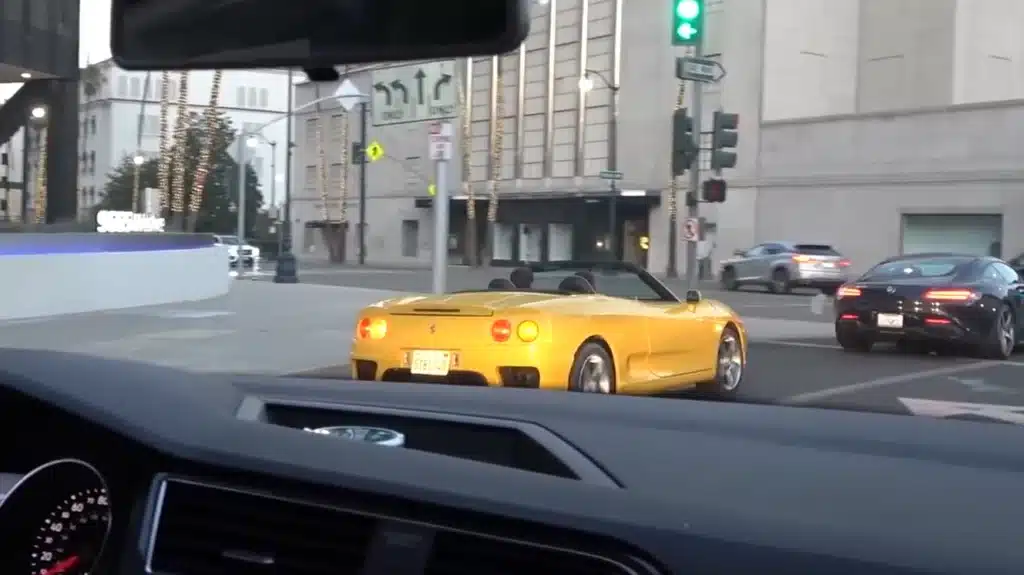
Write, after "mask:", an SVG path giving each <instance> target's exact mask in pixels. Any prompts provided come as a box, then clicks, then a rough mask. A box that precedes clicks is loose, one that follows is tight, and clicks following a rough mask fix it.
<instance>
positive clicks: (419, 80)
mask: <svg viewBox="0 0 1024 575" xmlns="http://www.w3.org/2000/svg"><path fill="white" fill-rule="evenodd" d="M426 77H427V73H426V72H424V71H423V68H420V69H419V70H416V74H415V75H413V78H415V79H416V102H417V103H418V104H419V105H420V106H422V105H423V104H425V103H426V101H427V100H426V94H424V93H423V79H424V78H426Z"/></svg>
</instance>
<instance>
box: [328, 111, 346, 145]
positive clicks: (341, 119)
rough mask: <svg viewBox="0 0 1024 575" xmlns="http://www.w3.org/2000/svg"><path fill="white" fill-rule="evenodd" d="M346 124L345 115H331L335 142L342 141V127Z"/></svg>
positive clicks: (332, 134)
mask: <svg viewBox="0 0 1024 575" xmlns="http://www.w3.org/2000/svg"><path fill="white" fill-rule="evenodd" d="M344 125H345V115H344V114H335V115H333V116H331V140H332V141H334V142H340V141H341V127H342V126H344Z"/></svg>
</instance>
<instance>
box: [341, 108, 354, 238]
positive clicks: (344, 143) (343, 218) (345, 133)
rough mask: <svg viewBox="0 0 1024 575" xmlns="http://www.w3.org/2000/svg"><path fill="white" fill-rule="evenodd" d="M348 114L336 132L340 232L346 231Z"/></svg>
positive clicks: (343, 117) (349, 143)
mask: <svg viewBox="0 0 1024 575" xmlns="http://www.w3.org/2000/svg"><path fill="white" fill-rule="evenodd" d="M348 121H349V117H348V115H347V114H346V115H344V116H342V122H341V133H340V134H338V139H339V140H341V158H340V161H341V174H340V177H341V181H340V182H338V192H340V193H339V195H340V196H341V218H340V219H341V233H343V234H346V236H347V233H348V174H349V165H350V162H349V146H350V145H351V142H349V135H348ZM342 245H344V244H342Z"/></svg>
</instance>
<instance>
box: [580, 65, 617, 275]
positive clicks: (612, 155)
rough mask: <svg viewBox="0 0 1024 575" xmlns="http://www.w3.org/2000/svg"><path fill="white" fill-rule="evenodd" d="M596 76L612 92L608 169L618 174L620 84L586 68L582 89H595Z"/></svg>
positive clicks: (611, 220)
mask: <svg viewBox="0 0 1024 575" xmlns="http://www.w3.org/2000/svg"><path fill="white" fill-rule="evenodd" d="M594 78H597V79H598V80H600V81H601V83H602V84H604V86H605V88H608V90H609V91H610V92H611V93H612V101H611V116H612V118H611V122H609V123H608V159H607V162H608V171H609V172H613V174H611V175H613V176H616V175H617V174H615V172H618V171H619V85H618V84H614V83H612V82H609V81H608V78H606V77H605V76H604V74H602V73H600V72H597V71H595V70H586V71H585V72H584V73H583V76H581V77H580V90H581V91H583V92H589V91H591V90H593V89H594ZM616 181H617V180H615V179H613V178H609V180H608V187H609V194H610V195H609V198H608V244H607V247H608V252H609V253H610V254H611V255H612V257H613V258H615V257H616V255H617V254H616V251H617V246H616V239H617V237H618V234H617V233H616V231H617V230H616V229H615V228H616V226H617V223H618V219H619V214H618V210H619V205H618V204H619V190H618V185H617V184H616Z"/></svg>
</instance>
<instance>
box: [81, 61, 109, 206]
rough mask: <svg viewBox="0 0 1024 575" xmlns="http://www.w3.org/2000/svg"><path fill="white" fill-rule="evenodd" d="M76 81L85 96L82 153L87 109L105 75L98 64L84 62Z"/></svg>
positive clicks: (83, 191) (86, 151) (98, 91)
mask: <svg viewBox="0 0 1024 575" xmlns="http://www.w3.org/2000/svg"><path fill="white" fill-rule="evenodd" d="M78 82H79V83H80V84H81V85H82V94H83V95H84V96H85V106H83V110H82V112H83V113H82V118H83V120H84V121H83V122H82V153H83V154H86V153H88V149H89V146H88V145H87V144H88V143H89V126H90V124H89V122H88V121H87V119H88V117H89V109H90V108H91V107H92V101H93V99H95V98H96V96H97V95H99V93H100V92H101V91H102V89H103V85H104V84H106V83H107V77H106V76H105V75H104V74H103V71H102V70H100V68H99V66H96V65H95V64H86V65H85V68H82V70H81V71H80V72H79V76H78ZM78 197H79V198H83V197H85V186H81V187H80V188H79V190H78Z"/></svg>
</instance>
